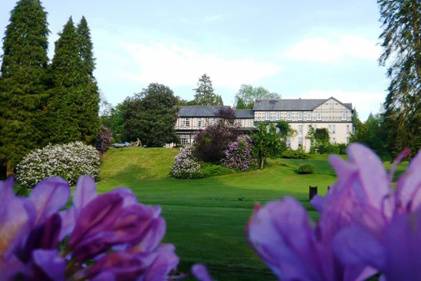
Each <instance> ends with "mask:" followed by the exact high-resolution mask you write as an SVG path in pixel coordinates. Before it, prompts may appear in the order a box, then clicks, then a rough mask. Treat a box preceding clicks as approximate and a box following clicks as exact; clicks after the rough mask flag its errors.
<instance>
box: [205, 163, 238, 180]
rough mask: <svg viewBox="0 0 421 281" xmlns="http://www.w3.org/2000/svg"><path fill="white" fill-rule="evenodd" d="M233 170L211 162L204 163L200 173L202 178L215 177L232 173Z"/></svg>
mask: <svg viewBox="0 0 421 281" xmlns="http://www.w3.org/2000/svg"><path fill="white" fill-rule="evenodd" d="M233 172H234V171H233V170H232V169H230V168H227V167H224V166H221V165H217V164H213V163H204V164H203V165H202V168H201V175H202V177H204V178H207V177H215V176H222V175H228V174H232V173H233Z"/></svg>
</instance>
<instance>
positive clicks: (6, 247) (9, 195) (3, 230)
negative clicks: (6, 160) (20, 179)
mask: <svg viewBox="0 0 421 281" xmlns="http://www.w3.org/2000/svg"><path fill="white" fill-rule="evenodd" d="M13 183H14V181H13V179H12V178H9V179H7V180H6V181H0V202H1V204H0V260H1V259H2V258H8V256H9V255H10V254H11V252H13V251H15V247H16V246H17V245H18V244H19V243H20V242H21V241H22V240H23V239H24V238H25V236H26V235H27V234H28V232H29V229H30V227H31V225H32V222H33V215H32V214H31V208H30V205H29V203H27V202H25V200H23V199H21V198H17V197H15V195H14V193H13Z"/></svg>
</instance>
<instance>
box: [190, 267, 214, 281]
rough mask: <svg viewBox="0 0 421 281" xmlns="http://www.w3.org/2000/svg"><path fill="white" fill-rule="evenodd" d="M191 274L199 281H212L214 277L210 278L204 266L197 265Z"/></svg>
mask: <svg viewBox="0 0 421 281" xmlns="http://www.w3.org/2000/svg"><path fill="white" fill-rule="evenodd" d="M191 272H192V273H193V275H194V277H196V279H197V280H199V281H212V277H211V276H210V274H209V272H208V269H207V268H206V266H205V265H203V264H195V265H193V266H192V268H191Z"/></svg>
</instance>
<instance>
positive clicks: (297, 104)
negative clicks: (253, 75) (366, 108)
mask: <svg viewBox="0 0 421 281" xmlns="http://www.w3.org/2000/svg"><path fill="white" fill-rule="evenodd" d="M329 99H334V100H335V101H337V102H339V103H340V104H342V105H344V106H346V107H347V108H348V109H350V110H352V104H351V103H345V104H344V103H341V102H340V101H338V100H337V99H335V98H333V97H331V98H328V99H279V100H256V101H255V103H254V107H253V110H264V111H269V110H270V111H271V110H274V111H311V110H314V109H315V108H317V107H318V106H320V105H322V104H323V103H325V102H326V101H328V100H329Z"/></svg>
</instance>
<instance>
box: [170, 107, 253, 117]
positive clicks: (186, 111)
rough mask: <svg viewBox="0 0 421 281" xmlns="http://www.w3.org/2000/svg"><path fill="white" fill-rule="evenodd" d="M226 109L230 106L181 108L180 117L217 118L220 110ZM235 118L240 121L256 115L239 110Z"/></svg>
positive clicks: (248, 110) (249, 111)
mask: <svg viewBox="0 0 421 281" xmlns="http://www.w3.org/2000/svg"><path fill="white" fill-rule="evenodd" d="M224 108H229V106H201V105H191V106H181V107H180V109H179V111H178V117H217V116H218V112H219V110H221V109H224ZM235 116H236V117H237V118H239V119H247V118H250V119H253V118H254V113H253V110H252V109H237V110H235Z"/></svg>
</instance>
